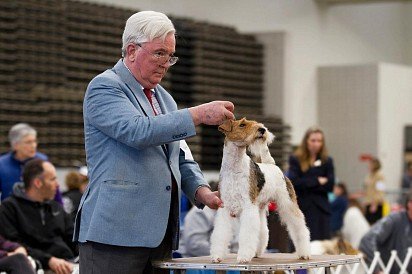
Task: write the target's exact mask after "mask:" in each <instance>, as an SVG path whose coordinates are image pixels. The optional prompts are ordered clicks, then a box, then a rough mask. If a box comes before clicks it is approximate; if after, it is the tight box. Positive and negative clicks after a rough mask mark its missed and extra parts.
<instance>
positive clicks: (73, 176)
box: [63, 167, 88, 223]
mask: <svg viewBox="0 0 412 274" xmlns="http://www.w3.org/2000/svg"><path fill="white" fill-rule="evenodd" d="M65 183H66V186H67V189H68V190H67V191H66V192H64V193H63V207H64V210H65V211H66V213H68V214H70V215H71V216H72V219H73V223H74V220H75V218H76V213H77V210H78V209H79V204H80V199H81V198H82V195H83V193H84V191H85V189H86V187H87V183H88V179H87V168H86V167H82V168H80V169H79V171H78V172H77V171H72V172H69V173H67V175H66V180H65Z"/></svg>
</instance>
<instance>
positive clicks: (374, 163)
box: [365, 158, 385, 225]
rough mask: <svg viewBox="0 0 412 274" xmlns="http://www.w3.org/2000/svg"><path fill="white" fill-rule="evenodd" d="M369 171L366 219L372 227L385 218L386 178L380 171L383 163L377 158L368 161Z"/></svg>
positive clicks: (366, 186) (366, 180)
mask: <svg viewBox="0 0 412 274" xmlns="http://www.w3.org/2000/svg"><path fill="white" fill-rule="evenodd" d="M368 170H369V173H368V175H367V176H366V178H365V207H366V212H365V217H366V219H367V220H368V222H369V224H371V225H372V224H374V223H375V222H376V221H378V220H379V219H381V218H382V216H383V203H384V193H383V191H384V190H385V183H384V180H385V178H384V176H383V174H382V173H381V171H380V170H381V162H380V161H379V160H378V159H377V158H371V159H370V160H369V161H368Z"/></svg>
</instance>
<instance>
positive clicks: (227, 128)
mask: <svg viewBox="0 0 412 274" xmlns="http://www.w3.org/2000/svg"><path fill="white" fill-rule="evenodd" d="M218 129H219V131H221V132H223V133H225V132H231V131H232V120H226V121H225V122H224V123H223V124H221V125H220V126H219V127H218Z"/></svg>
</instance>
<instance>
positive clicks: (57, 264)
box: [49, 257, 73, 274]
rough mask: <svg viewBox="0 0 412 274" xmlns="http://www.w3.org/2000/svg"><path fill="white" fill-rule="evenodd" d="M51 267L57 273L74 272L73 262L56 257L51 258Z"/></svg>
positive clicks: (69, 273) (66, 273) (68, 273)
mask: <svg viewBox="0 0 412 274" xmlns="http://www.w3.org/2000/svg"><path fill="white" fill-rule="evenodd" d="M49 267H50V269H51V270H53V271H54V272H56V274H71V273H72V272H73V264H72V263H70V262H68V261H66V260H63V259H59V258H56V257H51V258H50V260H49Z"/></svg>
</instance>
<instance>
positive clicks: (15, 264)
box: [0, 236, 35, 274]
mask: <svg viewBox="0 0 412 274" xmlns="http://www.w3.org/2000/svg"><path fill="white" fill-rule="evenodd" d="M1 271H4V272H7V273H9V274H35V271H34V268H33V266H32V265H31V263H30V261H29V259H28V258H27V250H26V249H25V248H24V247H22V246H21V245H19V244H18V243H15V242H10V241H7V240H6V239H4V238H3V237H2V236H0V272H1Z"/></svg>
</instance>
